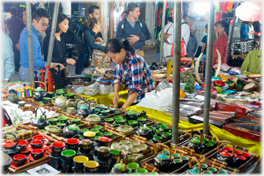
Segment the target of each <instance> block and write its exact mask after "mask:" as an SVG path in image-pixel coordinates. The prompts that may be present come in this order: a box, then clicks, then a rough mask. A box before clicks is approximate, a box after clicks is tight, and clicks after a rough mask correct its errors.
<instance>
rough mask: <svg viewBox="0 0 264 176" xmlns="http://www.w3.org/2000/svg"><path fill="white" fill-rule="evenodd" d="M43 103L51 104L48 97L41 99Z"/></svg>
mask: <svg viewBox="0 0 264 176" xmlns="http://www.w3.org/2000/svg"><path fill="white" fill-rule="evenodd" d="M42 101H43V103H44V104H49V103H51V98H49V97H43V100H42Z"/></svg>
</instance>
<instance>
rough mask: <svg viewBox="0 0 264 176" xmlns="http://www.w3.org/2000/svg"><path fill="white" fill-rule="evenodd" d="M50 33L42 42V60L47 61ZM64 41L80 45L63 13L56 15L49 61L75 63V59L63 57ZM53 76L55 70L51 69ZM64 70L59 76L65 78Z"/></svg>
mask: <svg viewBox="0 0 264 176" xmlns="http://www.w3.org/2000/svg"><path fill="white" fill-rule="evenodd" d="M49 40H50V33H49V34H48V35H47V36H46V37H45V39H44V42H43V50H44V60H45V61H47V57H48V48H49ZM66 43H71V44H77V45H81V43H82V41H81V39H80V38H78V36H77V34H75V33H74V32H73V31H72V30H70V29H69V19H68V18H67V16H66V15H64V14H59V15H58V20H57V28H56V32H55V39H54V46H53V53H52V59H51V62H56V63H61V64H63V65H65V66H66V65H67V64H70V65H75V63H76V61H75V60H74V59H72V58H65V54H66ZM51 71H52V77H53V78H54V74H55V70H54V69H51ZM65 77H66V75H65V74H64V72H62V74H61V78H65Z"/></svg>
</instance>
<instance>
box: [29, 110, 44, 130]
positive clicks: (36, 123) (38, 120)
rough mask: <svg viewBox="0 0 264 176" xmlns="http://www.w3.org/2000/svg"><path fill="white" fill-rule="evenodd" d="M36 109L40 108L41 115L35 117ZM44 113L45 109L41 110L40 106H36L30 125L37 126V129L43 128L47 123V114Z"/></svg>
mask: <svg viewBox="0 0 264 176" xmlns="http://www.w3.org/2000/svg"><path fill="white" fill-rule="evenodd" d="M38 110H40V111H41V113H42V114H41V116H38V117H37V111H38ZM45 113H46V111H44V112H43V111H42V110H41V109H40V108H37V109H36V112H35V120H34V121H33V122H32V125H33V126H36V127H38V128H39V129H44V127H45V126H46V125H47V122H46V120H47V116H46V114H45Z"/></svg>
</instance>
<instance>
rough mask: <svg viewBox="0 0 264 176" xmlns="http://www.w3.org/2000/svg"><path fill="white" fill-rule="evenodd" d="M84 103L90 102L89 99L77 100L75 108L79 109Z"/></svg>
mask: <svg viewBox="0 0 264 176" xmlns="http://www.w3.org/2000/svg"><path fill="white" fill-rule="evenodd" d="M84 104H89V103H88V102H87V101H85V100H84V99H77V100H75V105H74V106H75V108H76V109H79V108H80V107H81V106H82V105H84Z"/></svg>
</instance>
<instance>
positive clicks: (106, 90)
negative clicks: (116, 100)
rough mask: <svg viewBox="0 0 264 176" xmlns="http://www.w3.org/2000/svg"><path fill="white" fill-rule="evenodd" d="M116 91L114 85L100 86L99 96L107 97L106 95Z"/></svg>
mask: <svg viewBox="0 0 264 176" xmlns="http://www.w3.org/2000/svg"><path fill="white" fill-rule="evenodd" d="M113 91H114V89H113V86H112V84H110V85H104V84H99V94H101V95H105V94H110V93H112V92H113Z"/></svg>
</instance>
